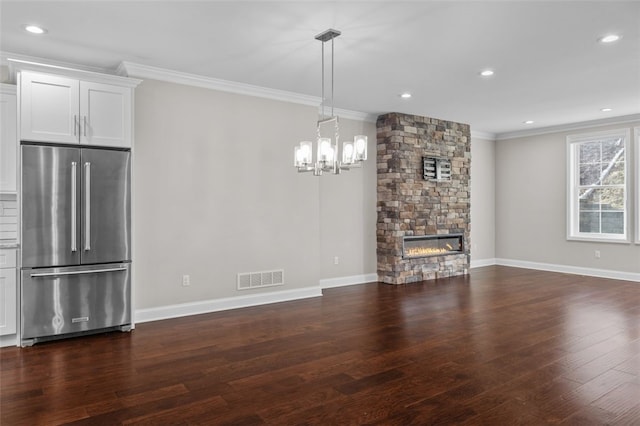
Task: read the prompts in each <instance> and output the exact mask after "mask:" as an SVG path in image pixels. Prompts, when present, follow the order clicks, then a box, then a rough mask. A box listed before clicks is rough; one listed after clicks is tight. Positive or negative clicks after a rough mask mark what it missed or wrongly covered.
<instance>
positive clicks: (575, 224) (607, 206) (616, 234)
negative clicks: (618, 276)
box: [567, 130, 629, 242]
mask: <svg viewBox="0 0 640 426" xmlns="http://www.w3.org/2000/svg"><path fill="white" fill-rule="evenodd" d="M567 147H568V158H569V167H568V170H569V176H568V179H567V181H568V184H569V188H568V194H569V208H568V223H567V238H568V239H577V240H581V239H582V240H600V241H602V240H607V241H622V242H626V241H629V235H628V228H629V227H628V210H629V207H628V201H627V200H628V198H629V196H628V195H629V179H628V163H629V131H628V130H616V131H610V132H602V133H591V134H585V135H576V136H569V137H568V138H567Z"/></svg>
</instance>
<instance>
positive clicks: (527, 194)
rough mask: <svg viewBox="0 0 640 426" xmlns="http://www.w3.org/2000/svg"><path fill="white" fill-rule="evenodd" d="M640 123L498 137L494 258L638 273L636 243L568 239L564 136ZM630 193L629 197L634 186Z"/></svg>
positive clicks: (638, 248) (639, 262) (639, 254)
mask: <svg viewBox="0 0 640 426" xmlns="http://www.w3.org/2000/svg"><path fill="white" fill-rule="evenodd" d="M639 124H640V122H636V123H626V124H621V125H610V126H599V127H594V128H585V129H580V130H574V131H571V132H557V133H550V134H544V135H538V136H529V137H521V138H515V139H509V140H500V141H498V142H496V257H497V258H499V259H511V260H519V261H526V262H537V263H546V264H553V265H564V266H570V267H579V268H594V269H602V270H611V271H620V272H627V273H638V272H640V245H637V244H616V243H598V242H583V241H567V239H566V220H567V219H566V218H567V199H566V197H567V181H566V177H567V145H566V137H567V135H569V134H581V133H588V132H592V131H603V130H608V129H620V128H633V127H634V126H638V125H639ZM632 133H633V131H632ZM629 158H630V159H633V158H634V157H633V155H630V156H629ZM636 167H637V166H636ZM630 178H631V176H630ZM629 195H630V196H631V197H632V198H631V199H632V200H633V191H632V193H631V194H629ZM631 222H633V221H631ZM631 231H632V232H633V224H632V223H631ZM595 250H599V251H600V253H601V258H600V259H596V258H595V256H594V252H595Z"/></svg>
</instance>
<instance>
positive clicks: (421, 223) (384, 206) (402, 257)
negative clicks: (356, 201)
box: [376, 113, 471, 284]
mask: <svg viewBox="0 0 640 426" xmlns="http://www.w3.org/2000/svg"><path fill="white" fill-rule="evenodd" d="M376 127H377V139H378V144H377V170H378V185H377V187H378V189H377V191H378V203H377V210H378V221H377V230H376V233H377V256H378V280H380V281H382V282H385V283H388V284H406V283H411V282H416V281H423V280H430V279H435V278H440V277H448V276H454V275H462V274H466V273H467V272H468V270H469V260H470V255H469V254H470V253H469V247H470V241H469V232H470V215H469V208H470V193H469V190H470V188H469V184H470V174H469V172H470V165H471V150H470V148H471V144H470V130H469V126H468V125H467V124H460V123H454V122H451V121H444V120H438V119H435V118H428V117H420V116H416V115H407V114H400V113H389V114H385V115H381V116H380V117H378V120H377V126H376Z"/></svg>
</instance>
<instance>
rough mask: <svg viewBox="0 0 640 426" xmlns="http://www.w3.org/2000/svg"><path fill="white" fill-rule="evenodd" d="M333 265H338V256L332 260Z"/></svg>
mask: <svg viewBox="0 0 640 426" xmlns="http://www.w3.org/2000/svg"><path fill="white" fill-rule="evenodd" d="M333 264H334V265H338V264H340V258H339V257H338V256H335V257H334V258H333Z"/></svg>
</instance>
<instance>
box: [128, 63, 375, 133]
mask: <svg viewBox="0 0 640 426" xmlns="http://www.w3.org/2000/svg"><path fill="white" fill-rule="evenodd" d="M116 73H117V74H119V75H126V76H134V77H139V78H148V79H152V80H159V81H165V82H168V83H176V84H184V85H187V86H195V87H202V88H205V89H211V90H219V91H222V92H229V93H236V94H239V95H247V96H256V97H259V98H267V99H273V100H277V101H284V102H292V103H295V104H302V105H310V106H317V107H318V114H320V113H321V110H320V104H321V101H322V98H321V97H319V96H310V95H302V94H300V93H295V92H288V91H285V90H277V89H269V88H266V87H261V86H254V85H252V84H245V83H238V82H235V81H230V80H222V79H218V78H212V77H205V76H201V75H197V74H189V73H185V72H181V71H173V70H169V69H166V68H158V67H153V66H149V65H141V64H136V63H133V62H126V61H125V62H122V63H121V64H120V66H119V67H118V69H117V70H116ZM325 112H326V108H325ZM334 114H335V115H338V116H339V117H341V118H345V119H349V120H359V121H370V122H374V123H375V121H376V119H377V115H374V114H369V113H365V112H360V111H352V110H348V109H339V108H334Z"/></svg>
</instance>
